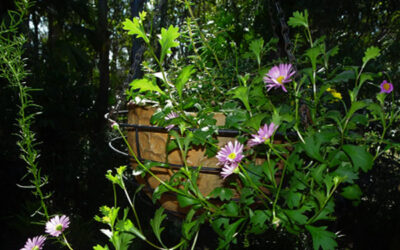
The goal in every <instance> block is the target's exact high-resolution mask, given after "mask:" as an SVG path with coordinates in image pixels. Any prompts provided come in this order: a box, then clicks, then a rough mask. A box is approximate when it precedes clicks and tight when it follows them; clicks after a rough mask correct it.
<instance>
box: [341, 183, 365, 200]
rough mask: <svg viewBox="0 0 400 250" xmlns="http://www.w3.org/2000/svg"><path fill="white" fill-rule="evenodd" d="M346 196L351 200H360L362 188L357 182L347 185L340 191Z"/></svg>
mask: <svg viewBox="0 0 400 250" xmlns="http://www.w3.org/2000/svg"><path fill="white" fill-rule="evenodd" d="M340 194H341V195H342V196H343V197H344V198H346V199H349V200H360V197H361V195H362V192H361V189H360V187H359V186H358V185H357V184H354V185H351V186H347V187H344V188H343V192H341V193H340Z"/></svg>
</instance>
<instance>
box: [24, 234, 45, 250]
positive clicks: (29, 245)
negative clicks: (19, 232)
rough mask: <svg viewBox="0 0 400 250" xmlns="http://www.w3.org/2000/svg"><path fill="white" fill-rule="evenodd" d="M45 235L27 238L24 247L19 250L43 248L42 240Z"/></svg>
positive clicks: (38, 249)
mask: <svg viewBox="0 0 400 250" xmlns="http://www.w3.org/2000/svg"><path fill="white" fill-rule="evenodd" d="M45 240H46V237H44V236H43V235H40V236H36V237H33V238H32V239H28V240H27V241H26V243H25V246H24V248H21V250H40V249H42V248H43V244H44V241H45Z"/></svg>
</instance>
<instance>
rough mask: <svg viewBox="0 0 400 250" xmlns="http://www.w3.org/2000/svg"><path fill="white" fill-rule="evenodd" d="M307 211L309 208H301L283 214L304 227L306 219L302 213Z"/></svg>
mask: <svg viewBox="0 0 400 250" xmlns="http://www.w3.org/2000/svg"><path fill="white" fill-rule="evenodd" d="M306 210H309V208H305V209H304V208H302V209H296V210H283V211H284V212H285V214H286V215H287V216H288V217H289V218H290V219H291V220H293V221H295V222H296V223H298V224H300V225H304V224H306V223H307V220H308V217H307V216H305V215H304V214H303V213H304V212H305V211H306Z"/></svg>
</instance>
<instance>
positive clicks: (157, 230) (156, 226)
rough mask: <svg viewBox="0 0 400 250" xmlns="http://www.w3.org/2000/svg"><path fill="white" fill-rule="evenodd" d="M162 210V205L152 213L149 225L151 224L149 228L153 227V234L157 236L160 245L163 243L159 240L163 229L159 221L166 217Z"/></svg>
mask: <svg viewBox="0 0 400 250" xmlns="http://www.w3.org/2000/svg"><path fill="white" fill-rule="evenodd" d="M163 212H164V208H163V207H160V208H159V209H157V211H156V212H155V214H154V218H153V219H151V220H150V225H151V228H152V229H153V232H154V235H155V236H156V237H157V239H158V241H159V242H160V243H161V245H163V246H164V244H163V242H162V240H161V233H162V231H163V230H164V227H161V223H162V222H163V220H164V219H165V217H167V215H166V214H164V213H163ZM164 247H165V246H164Z"/></svg>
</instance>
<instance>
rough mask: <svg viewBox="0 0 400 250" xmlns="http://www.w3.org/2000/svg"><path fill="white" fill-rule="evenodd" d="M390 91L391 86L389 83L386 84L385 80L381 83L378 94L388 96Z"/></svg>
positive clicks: (391, 89)
mask: <svg viewBox="0 0 400 250" xmlns="http://www.w3.org/2000/svg"><path fill="white" fill-rule="evenodd" d="M392 91H393V84H391V83H390V82H387V81H386V80H383V82H382V83H381V92H380V93H387V94H389V93H390V92H392Z"/></svg>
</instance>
